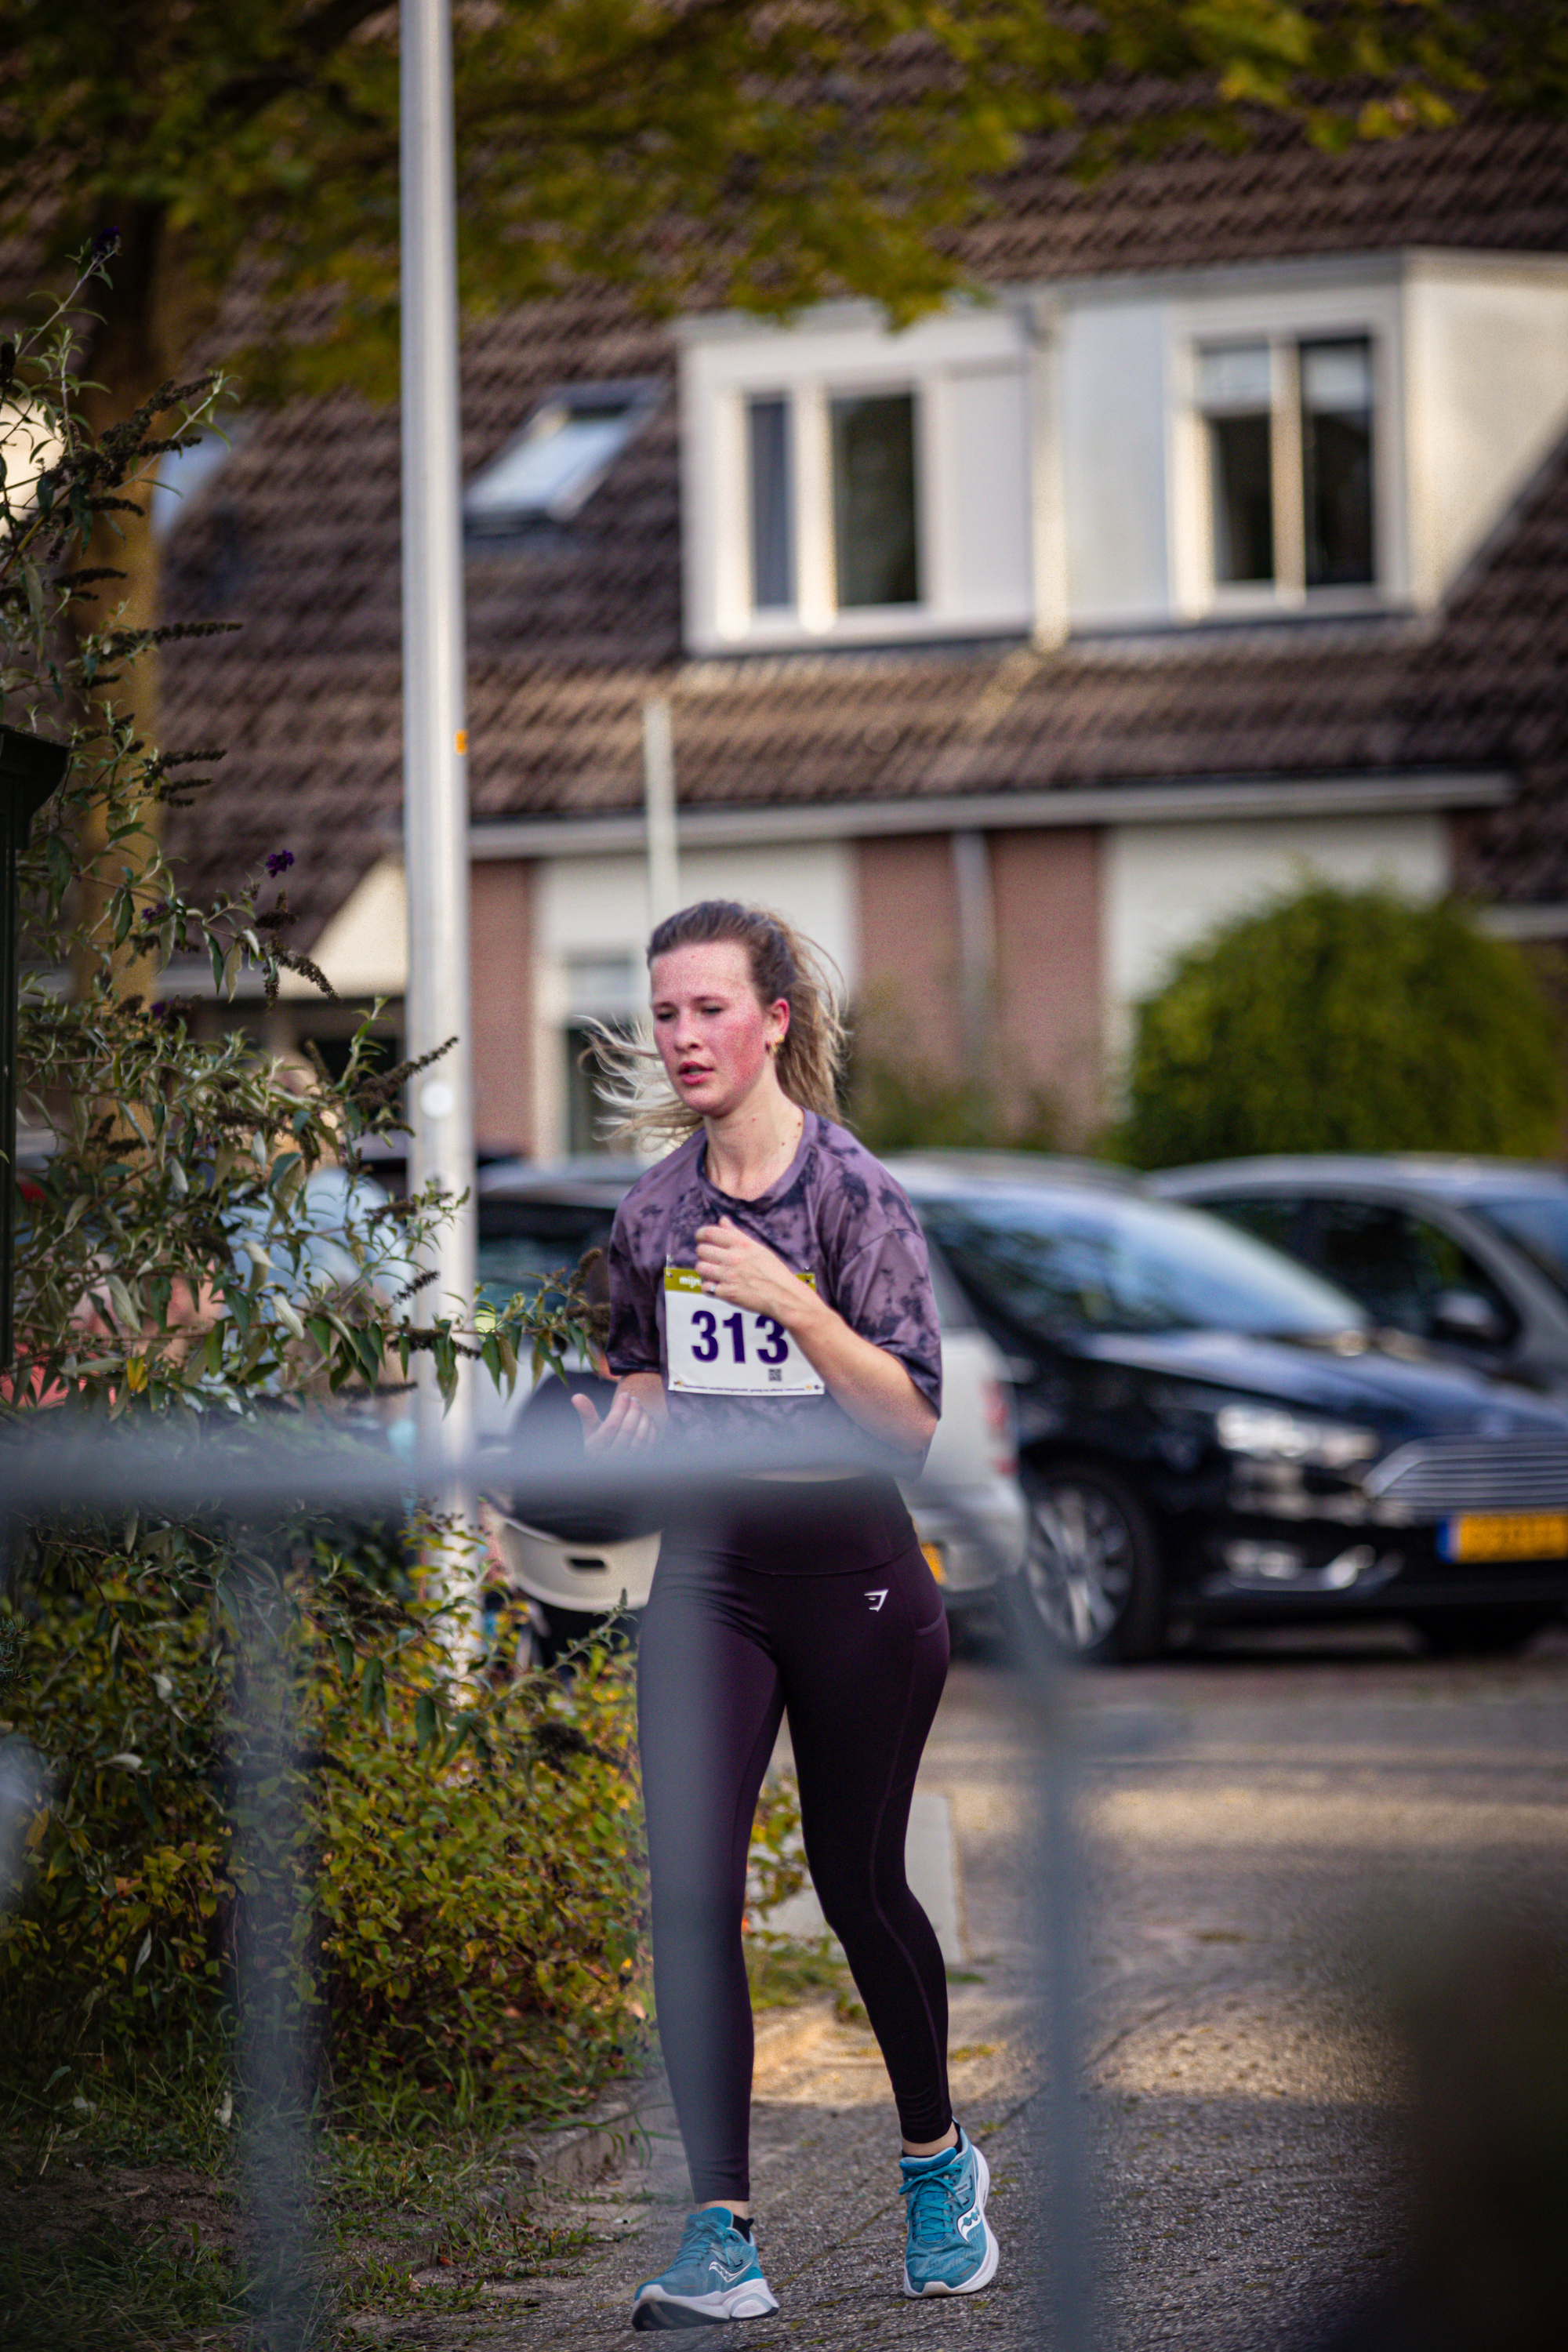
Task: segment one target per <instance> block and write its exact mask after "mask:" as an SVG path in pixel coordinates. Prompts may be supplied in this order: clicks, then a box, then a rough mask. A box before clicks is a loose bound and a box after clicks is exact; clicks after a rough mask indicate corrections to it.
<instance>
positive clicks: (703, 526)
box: [681, 303, 1035, 653]
mask: <svg viewBox="0 0 1568 2352" xmlns="http://www.w3.org/2000/svg"><path fill="white" fill-rule="evenodd" d="M1027 369H1028V349H1027V341H1026V333H1025V331H1024V326H1023V321H1022V320H1021V317H1020V316H1019V314H1018V312H1017V311H1016V309H1014V308H1012V307H1010V306H1006V305H1000V304H999V305H997V306H996V307H994V308H979V307H976V306H971V305H963V306H955V307H954V308H952V310H948V311H946V312H944V313H943V314H942V316H941V317H938V318H934V319H929V320H924V321H922V322H921V324H920V325H918V326H915V327H912V328H910V329H909V330H908V331H906V332H905V333H903V334H900V335H893V334H889V333H888V332H887V331H886V330H885V329H884V328H883V327H882V326H881V325H880V323H879V314H878V313H877V312H876V311H875V310H873V309H872V308H871V307H870V306H869V305H867V304H863V303H854V304H849V303H846V304H835V305H831V306H828V307H826V308H825V309H822V310H816V311H813V312H812V313H811V315H810V316H809V318H808V319H807V320H805V321H804V322H803V323H802V324H800V325H798V326H795V327H787V328H781V327H772V326H767V325H762V324H759V323H758V322H757V321H756V320H737V319H733V318H729V317H725V318H721V319H702V320H690V321H689V322H687V323H686V324H685V325H684V326H683V327H682V329H681V428H682V429H681V445H682V489H683V507H682V520H683V531H684V548H685V580H686V615H687V639H688V643H689V646H691V648H692V650H693V651H695V652H700V653H718V652H736V651H740V650H742V649H746V648H753V647H754V648H758V649H763V648H780V647H786V646H807V645H822V644H847V645H857V644H858V645H864V644H868V643H883V644H885V643H888V642H889V641H918V640H921V639H930V638H934V637H964V636H989V635H1019V634H1022V633H1023V632H1025V631H1026V630H1027V629H1028V628H1029V626H1030V622H1031V615H1032V614H1033V610H1034V602H1035V599H1034V594H1033V588H1032V580H1031V564H1032V557H1031V548H1030V530H1029V518H1028V505H1029V479H1030V468H1029V457H1028V398H1027V383H1026V378H1027Z"/></svg>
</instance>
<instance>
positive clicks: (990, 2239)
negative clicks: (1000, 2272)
mask: <svg viewBox="0 0 1568 2352" xmlns="http://www.w3.org/2000/svg"><path fill="white" fill-rule="evenodd" d="M970 2146H971V2147H973V2146H974V2143H973V2140H972V2141H971V2142H970ZM974 2164H975V2176H976V2179H977V2181H978V2184H979V2194H978V2195H977V2197H976V2199H975V2203H976V2204H977V2205H978V2206H979V2208H980V2226H981V2228H982V2229H983V2230H984V2232H985V2252H984V2256H983V2257H982V2260H981V2263H980V2267H979V2269H978V2270H977V2271H976V2272H975V2273H974V2275H973V2278H966V2279H965V2280H964V2281H963V2284H961V2285H959V2286H944V2285H943V2284H942V2281H941V2280H940V2279H932V2281H931V2284H930V2285H929V2286H923V2287H921V2286H916V2285H915V2284H914V2283H913V2281H912V2280H911V2279H910V2266H909V2264H908V2263H907V2262H906V2263H905V2264H904V2293H905V2294H908V2295H912V2296H913V2297H914V2299H915V2301H916V2302H917V2303H920V2302H923V2301H924V2299H925V2298H926V2297H927V2296H928V2295H933V2294H979V2292H980V2290H981V2288H982V2287H983V2286H989V2285H990V2284H991V2282H992V2280H993V2279H994V2277H995V2275H996V2265H997V2263H999V2262H1000V2261H1001V2259H1002V2249H1001V2247H1000V2246H999V2245H998V2244H997V2242H996V2232H995V2231H994V2229H993V2228H992V2227H991V2224H990V2222H989V2221H987V2220H986V2219H985V2200H986V2199H987V2197H989V2195H990V2194H991V2167H990V2166H989V2165H988V2164H987V2163H986V2161H985V2158H984V2155H983V2154H982V2152H981V2150H980V2149H979V2148H977V2147H976V2148H975V2149H974Z"/></svg>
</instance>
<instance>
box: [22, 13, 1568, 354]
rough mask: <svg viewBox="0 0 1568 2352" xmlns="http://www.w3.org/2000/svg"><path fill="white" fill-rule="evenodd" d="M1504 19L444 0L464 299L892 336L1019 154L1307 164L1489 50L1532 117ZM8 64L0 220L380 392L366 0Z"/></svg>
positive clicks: (161, 309)
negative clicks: (890, 319)
mask: <svg viewBox="0 0 1568 2352" xmlns="http://www.w3.org/2000/svg"><path fill="white" fill-rule="evenodd" d="M120 14H122V16H124V9H122V12H120ZM1523 14H1526V16H1528V19H1532V21H1535V36H1538V37H1535V42H1528V40H1523V37H1521V28H1519V12H1516V9H1510V12H1502V9H1460V7H1453V5H1446V0H1434V5H1427V7H1420V9H1411V7H1401V5H1396V0H1347V5H1342V7H1335V9H1300V7H1279V5H1277V0H1229V5H1225V7H1201V9H1194V7H1178V5H1175V0H1166V5H1147V0H1100V5H1098V7H1089V9H1077V12H1065V9H1041V7H1037V5H1032V0H971V5H966V7H963V9H952V7H947V5H941V0H842V5H827V7H816V9H781V7H773V5H769V0H736V5H699V7H691V5H684V0H499V5H494V7H484V9H456V12H454V78H456V142H458V200H461V216H463V240H461V266H463V294H466V301H468V303H472V306H478V308H484V306H496V303H515V301H527V299H531V297H538V294H550V291H557V289H560V287H562V285H564V282H569V280H572V278H574V275H588V278H595V280H599V282H605V280H618V282H626V285H632V287H637V289H639V291H642V294H644V297H647V299H648V301H656V303H663V306H675V303H679V301H684V299H689V297H691V294H693V291H696V289H703V294H705V299H710V301H712V299H715V297H717V299H724V297H729V299H738V301H750V303H759V306H764V308H787V306H793V303H799V301H814V299H818V297H823V294H832V291H853V294H872V297H879V299H884V301H889V306H891V308H893V313H896V315H910V313H912V310H917V308H921V306H924V303H929V301H931V299H936V297H941V294H942V291H945V289H947V287H952V285H954V282H957V264H954V257H952V249H950V230H952V228H954V226H959V224H963V221H969V219H973V214H975V212H978V209H980V205H983V197H980V193H978V191H980V188H983V186H985V181H992V179H994V176H999V174H1002V172H1006V169H1008V167H1013V164H1016V163H1018V160H1020V152H1023V143H1025V142H1027V139H1030V136H1035V134H1041V131H1053V134H1063V131H1065V134H1069V136H1072V142H1074V148H1077V158H1079V164H1081V169H1086V172H1093V169H1102V167H1107V164H1110V163H1114V160H1117V158H1119V155H1123V152H1142V151H1150V148H1157V146H1168V143H1171V142H1175V139H1190V136H1208V139H1215V142H1223V143H1232V146H1234V143H1237V142H1239V139H1241V136H1244V120H1246V110H1272V113H1284V115H1290V118H1293V120H1295V122H1300V125H1302V131H1305V136H1310V139H1314V142H1317V143H1321V146H1335V143H1344V142H1347V139H1354V136H1399V134H1404V131H1411V130H1417V127H1422V125H1434V122H1446V120H1450V118H1453V99H1455V94H1460V91H1467V89H1471V87H1474V85H1477V80H1479V66H1481V64H1483V61H1486V66H1490V68H1495V70H1500V75H1502V82H1504V87H1510V91H1511V94H1514V97H1516V99H1519V101H1521V103H1528V101H1531V99H1535V101H1538V103H1540V101H1542V99H1547V101H1549V99H1552V94H1554V91H1556V82H1559V80H1561V70H1559V73H1556V78H1554V68H1552V64H1549V58H1556V64H1559V68H1561V42H1556V40H1552V37H1549V24H1552V19H1549V12H1544V9H1526V12H1523ZM1542 36H1547V37H1544V40H1542ZM1500 40H1502V52H1500V49H1498V42H1500ZM1488 45H1490V47H1488ZM0 61H3V66H5V75H3V87H5V99H3V113H0V131H3V142H0V221H5V226H7V228H26V230H36V226H37V191H40V188H47V191H52V197H54V207H57V212H54V228H57V237H58V249H61V252H70V249H73V247H78V245H80V242H85V240H87V237H91V236H97V233H99V230H103V228H106V224H110V221H115V224H120V226H122V233H124V237H127V240H130V245H134V247H136V249H134V252H127V261H130V268H127V301H132V299H136V297H134V294H132V287H146V291H143V294H141V299H143V301H148V303H151V324H153V334H155V336H157V334H164V336H167V334H169V327H167V318H169V313H174V315H181V313H184V315H191V310H193V301H197V299H200V294H202V289H216V287H218V285H221V282H224V280H226V278H228V275H230V270H233V266H235V261H237V258H240V254H242V252H247V249H251V252H257V249H261V252H263V254H266V257H268V261H270V266H273V275H275V287H278V291H282V294H289V291H296V289H300V287H310V285H322V282H331V285H334V287H336V289H339V291H341V301H339V303H336V308H334V315H331V320H329V322H327V324H322V320H320V318H318V320H315V330H318V331H315V334H312V336H308V339H294V343H291V348H289V346H287V343H284V339H282V334H279V336H278V341H275V343H273V346H270V355H273V360H275V362H278V364H279V367H282V369H287V374H289V376H291V379H294V381H296V383H299V381H308V383H324V381H345V379H348V381H355V383H357V385H364V381H367V376H369V374H372V372H376V367H378V369H381V376H384V381H385V383H388V388H390V383H395V301H397V16H395V12H388V9H385V7H384V5H381V0H251V5H249V7H245V9H235V7H230V5H226V0H191V5H185V7H181V9H157V7H136V9H132V14H130V21H127V24H124V37H118V40H103V37H101V28H99V24H97V21H94V16H91V12H82V9H12V12H9V14H7V26H5V33H3V36H0ZM1107 75H1114V78H1119V82H1121V87H1123V89H1133V87H1135V89H1138V91H1140V97H1142V106H1138V108H1133V106H1129V108H1126V120H1123V122H1121V125H1119V127H1112V125H1110V122H1107V120H1105V110H1102V108H1096V106H1093V103H1086V101H1090V97H1093V91H1096V85H1100V82H1102V80H1105V78H1107ZM1547 85H1549V87H1547ZM127 188H134V193H136V203H134V205H127V195H124V191H127ZM172 273H174V275H172ZM174 280H184V285H179V282H174ZM209 301H212V297H209ZM127 341H130V339H127Z"/></svg>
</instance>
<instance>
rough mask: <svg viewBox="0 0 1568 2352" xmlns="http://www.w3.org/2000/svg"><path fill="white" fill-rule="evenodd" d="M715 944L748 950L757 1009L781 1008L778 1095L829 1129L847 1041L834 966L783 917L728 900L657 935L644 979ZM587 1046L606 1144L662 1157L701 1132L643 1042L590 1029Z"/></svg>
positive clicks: (679, 917)
mask: <svg viewBox="0 0 1568 2352" xmlns="http://www.w3.org/2000/svg"><path fill="white" fill-rule="evenodd" d="M720 940H733V941H734V942H735V943H736V945H737V946H739V947H742V948H744V950H746V956H747V960H748V961H749V964H750V967H751V975H752V987H753V988H754V989H755V990H756V992H757V999H758V1002H759V1003H762V1004H776V1003H778V1002H779V1001H780V999H781V998H782V999H783V1000H784V1003H786V1004H787V1005H788V1006H789V1029H788V1033H787V1034H786V1035H785V1037H784V1043H783V1045H781V1046H780V1047H779V1052H778V1060H777V1064H776V1068H777V1071H778V1081H779V1085H780V1086H781V1087H783V1089H784V1093H785V1094H786V1095H788V1097H790V1099H791V1101H792V1102H797V1103H799V1105H800V1107H801V1108H802V1109H803V1110H815V1111H817V1112H820V1114H821V1116H822V1117H823V1118H832V1119H837V1118H838V1116H839V1110H838V1080H839V1075H840V1072H841V1070H842V1068H843V1064H844V1055H845V1046H846V1038H847V1032H846V1026H845V1013H844V996H843V981H842V975H841V974H840V973H839V971H838V969H837V965H836V964H835V963H834V962H833V961H832V959H831V958H830V957H829V956H827V955H826V954H825V953H824V952H823V950H821V949H820V948H818V947H816V946H815V945H814V944H813V942H812V941H811V940H807V939H805V938H804V937H803V936H802V935H801V933H800V932H799V931H797V930H795V929H794V927H793V926H792V925H791V924H789V923H786V922H785V921H784V919H783V918H782V917H781V916H778V915H771V914H769V913H768V912H767V911H766V909H765V908H762V907H743V906H742V905H741V904H740V903H739V902H738V901H737V900H735V899H733V898H702V899H700V900H699V901H698V902H697V904H696V905H695V906H691V907H682V908H681V909H680V910H679V913H678V914H674V915H669V916H667V917H666V919H665V920H664V921H663V922H662V923H660V924H659V925H658V928H657V929H656V930H655V931H654V933H653V936H652V938H651V939H650V940H648V943H647V962H648V969H649V971H651V970H652V968H653V965H654V963H655V962H656V961H657V960H658V957H660V956H662V955H668V954H669V953H670V951H671V950H673V949H675V948H686V947H706V946H709V945H711V944H713V943H715V942H717V941H720ZM593 1037H594V1042H593V1044H592V1045H591V1046H590V1047H589V1049H588V1054H587V1055H585V1056H584V1060H585V1061H586V1060H588V1059H589V1058H590V1057H591V1059H592V1061H594V1062H596V1063H597V1064H598V1066H599V1071H600V1073H601V1075H599V1076H597V1077H596V1079H595V1084H596V1086H597V1089H598V1093H599V1097H600V1099H601V1101H602V1102H603V1103H604V1104H605V1110H606V1117H605V1120H604V1121H603V1130H604V1133H605V1138H606V1139H607V1140H608V1141H611V1142H616V1143H623V1144H630V1145H631V1146H632V1147H633V1148H634V1149H636V1150H643V1151H647V1150H669V1149H670V1148H671V1147H672V1146H674V1145H675V1144H678V1143H683V1142H684V1141H685V1140H686V1138H687V1137H688V1136H689V1135H690V1134H692V1133H693V1132H694V1131H695V1130H696V1129H698V1128H700V1126H701V1124H702V1114H701V1112H700V1111H698V1110H694V1109H693V1108H691V1107H690V1106H689V1104H686V1103H683V1102H681V1101H680V1100H679V1097H678V1096H677V1095H676V1094H675V1093H674V1091H673V1089H672V1088H671V1087H670V1085H669V1081H668V1078H667V1077H666V1076H665V1074H664V1066H663V1064H662V1063H661V1062H660V1060H659V1057H658V1050H657V1048H656V1047H655V1046H654V1045H652V1044H650V1043H649V1042H648V1040H647V1038H646V1037H642V1036H638V1037H626V1036H618V1035H616V1033H615V1032H614V1031H613V1030H610V1029H607V1028H605V1025H604V1024H602V1023H598V1022H595V1024H593Z"/></svg>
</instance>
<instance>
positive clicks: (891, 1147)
mask: <svg viewBox="0 0 1568 2352" xmlns="http://www.w3.org/2000/svg"><path fill="white" fill-rule="evenodd" d="M849 1116H850V1118H851V1121H852V1123H853V1125H854V1129H855V1132H856V1134H857V1135H858V1136H859V1138H860V1139H861V1141H862V1142H863V1143H865V1144H867V1145H868V1147H869V1149H870V1150H873V1151H940V1150H981V1151H1004V1150H1005V1151H1059V1150H1062V1149H1063V1145H1064V1141H1065V1130H1064V1123H1063V1119H1062V1113H1061V1107H1060V1105H1059V1103H1058V1100H1057V1098H1056V1097H1055V1095H1054V1094H1052V1092H1051V1091H1050V1089H1049V1088H1048V1087H1037V1089H1036V1090H1035V1092H1034V1093H1033V1094H1031V1095H1030V1096H1029V1097H1027V1100H1026V1104H1025V1106H1024V1108H1022V1109H1021V1110H1018V1111H1010V1110H1008V1109H1006V1108H1004V1106H1003V1105H1002V1104H1001V1103H1000V1102H998V1100H997V1097H996V1090H995V1088H994V1087H992V1086H989V1085H987V1084H986V1083H985V1082H984V1080H981V1079H965V1078H950V1077H947V1076H944V1075H943V1074H942V1072H940V1071H937V1070H933V1069H931V1068H930V1067H928V1066H925V1065H923V1064H921V1063H920V1062H919V1061H910V1060H908V1059H906V1058H902V1057H895V1056H893V1055H887V1056H881V1055H877V1056H869V1057H868V1058H866V1059H865V1060H863V1061H860V1062H858V1064H857V1066H856V1069H855V1073H854V1083H853V1086H852V1087H851V1089H850V1097H849Z"/></svg>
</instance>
